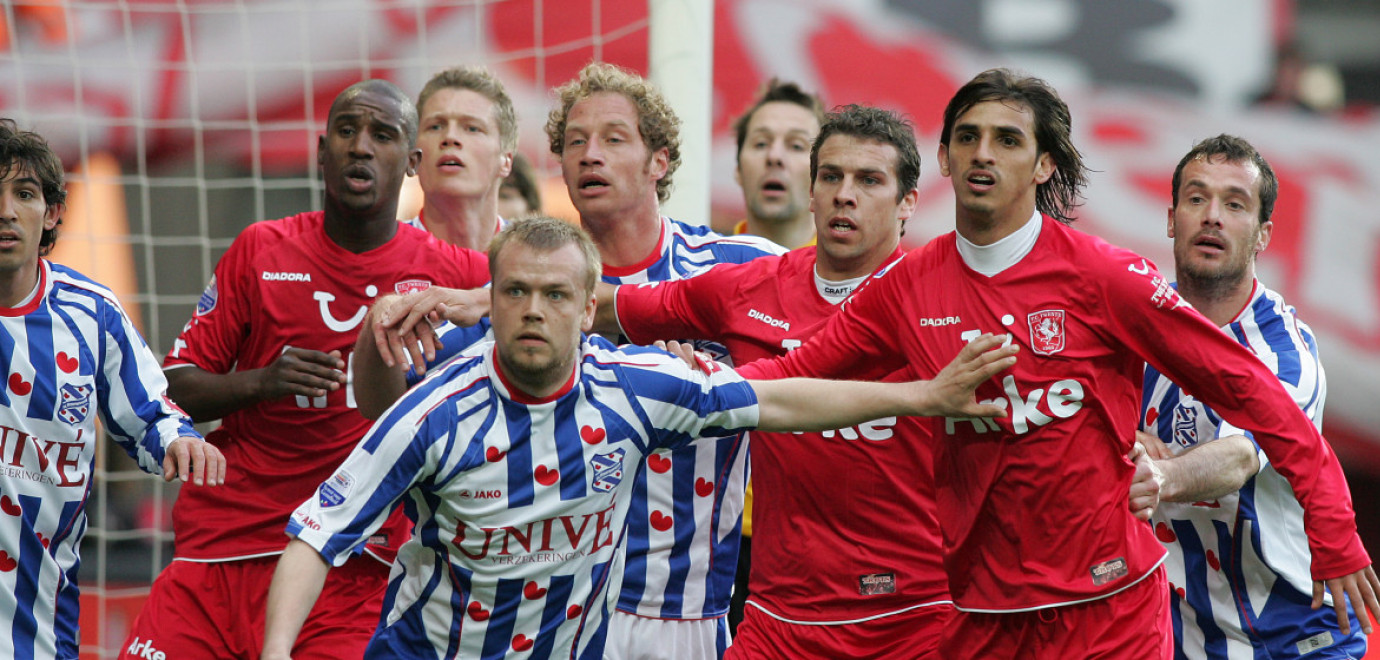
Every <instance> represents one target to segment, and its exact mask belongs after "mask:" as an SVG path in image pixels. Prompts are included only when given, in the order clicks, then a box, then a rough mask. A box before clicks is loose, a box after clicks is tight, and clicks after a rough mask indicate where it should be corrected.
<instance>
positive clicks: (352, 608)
mask: <svg viewBox="0 0 1380 660" xmlns="http://www.w3.org/2000/svg"><path fill="white" fill-rule="evenodd" d="M277 566H278V557H277V556H276V555H275V556H271V557H257V558H254V559H242V560H237V561H225V562H195V561H174V562H173V563H172V564H169V565H168V567H167V568H165V569H163V572H162V573H160V574H159V575H158V579H157V580H154V582H153V591H152V593H150V594H149V599H148V601H147V602H145V603H144V609H143V610H142V611H141V612H139V617H138V618H137V619H135V620H134V626H133V628H132V630H131V631H130V634H129V639H127V640H125V645H124V648H123V649H122V650H121V652H120V656H119V657H120V658H125V659H129V660H140V659H143V658H153V657H166V658H205V659H207V660H218V659H224V660H239V659H242V658H247V659H249V660H257V659H258V657H259V651H260V650H262V648H263V644H264V611H265V608H266V607H267V605H268V585H269V583H270V582H271V581H272V580H273V570H274V569H275V568H277ZM387 587H388V567H387V566H385V565H384V564H383V563H381V562H379V561H378V560H377V559H374V558H372V557H369V556H366V555H361V556H358V557H351V558H350V560H349V561H347V562H345V565H344V566H340V567H338V568H332V569H331V571H330V573H328V574H327V576H326V584H325V587H324V588H323V589H322V590H321V597H320V598H318V599H317V600H316V606H315V607H313V608H312V610H311V614H309V615H307V622H306V624H304V625H303V626H302V632H301V634H300V635H298V637H297V646H295V647H293V649H292V657H293V659H294V660H317V659H319V660H334V659H336V658H358V657H361V656H363V655H364V647H365V646H366V645H368V643H369V638H370V637H372V636H373V634H374V629H375V628H377V627H378V625H379V612H380V611H381V610H382V608H383V593H384V591H385V590H386V589H387ZM160 651H161V652H162V655H161V656H159V652H160Z"/></svg>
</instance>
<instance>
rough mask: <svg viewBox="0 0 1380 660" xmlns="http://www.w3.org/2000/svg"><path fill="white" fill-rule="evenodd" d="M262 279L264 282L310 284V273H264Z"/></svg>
mask: <svg viewBox="0 0 1380 660" xmlns="http://www.w3.org/2000/svg"><path fill="white" fill-rule="evenodd" d="M263 278H264V281H265V282H310V281H311V273H286V272H280V273H275V272H269V271H264V274H263Z"/></svg>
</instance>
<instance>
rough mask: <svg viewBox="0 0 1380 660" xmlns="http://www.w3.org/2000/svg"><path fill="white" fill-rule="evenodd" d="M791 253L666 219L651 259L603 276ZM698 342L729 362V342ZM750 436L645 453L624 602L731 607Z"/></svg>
mask: <svg viewBox="0 0 1380 660" xmlns="http://www.w3.org/2000/svg"><path fill="white" fill-rule="evenodd" d="M785 252H786V250H785V248H783V247H781V246H779V245H777V244H775V243H772V242H771V241H768V240H766V239H764V238H761V237H758V236H746V235H736V236H724V235H721V234H718V233H715V232H714V231H712V230H710V229H709V228H707V227H696V226H693V225H688V224H685V223H683V222H679V221H676V220H672V219H670V218H667V217H665V216H663V217H662V218H661V240H660V242H659V244H658V245H657V250H656V251H655V252H654V253H653V257H652V258H649V259H648V260H647V261H645V262H643V263H641V264H637V265H634V266H632V267H628V268H612V267H609V266H604V277H603V279H604V281H605V282H608V283H610V284H641V283H643V282H661V281H667V280H679V279H684V278H686V277H690V276H693V275H695V274H696V273H699V272H700V271H702V270H704V269H706V268H709V267H712V266H714V265H715V264H721V263H735V264H736V263H746V262H748V261H751V260H753V259H756V258H757V257H762V256H767V255H778V254H785ZM687 339H695V338H694V337H688V338H687ZM696 346H697V348H699V349H701V350H706V351H708V352H710V353H712V354H713V355H715V356H716V357H717V358H719V359H723V360H725V361H727V359H728V351H727V350H726V349H725V348H724V347H723V346H722V345H718V344H713V343H706V342H696ZM745 441H746V439H745V438H743V437H739V436H737V435H734V436H728V437H723V438H719V439H718V440H717V441H712V442H710V441H705V442H697V443H694V444H693V445H689V446H686V447H682V448H680V449H677V450H675V451H672V452H658V453H656V454H653V455H652V456H649V457H648V458H647V469H645V470H642V471H641V473H640V475H639V476H638V479H637V484H636V490H635V491H634V494H633V503H632V512H631V513H630V514H629V516H628V543H627V557H626V567H625V571H624V576H623V592H622V595H621V596H619V599H618V609H620V610H622V611H624V612H629V613H632V614H639V615H642V616H647V617H654V618H660V619H706V618H712V617H717V616H723V615H724V614H726V613H727V612H728V603H729V597H730V596H731V595H732V591H733V574H734V571H736V570H737V567H738V544H739V540H740V538H741V525H742V517H743V492H744V488H745V487H746V484H747V451H746V447H745V446H744V443H745Z"/></svg>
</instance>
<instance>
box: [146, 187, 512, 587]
mask: <svg viewBox="0 0 1380 660" xmlns="http://www.w3.org/2000/svg"><path fill="white" fill-rule="evenodd" d="M324 217H325V216H324V214H322V213H321V212H319V211H318V212H313V213H303V214H301V215H296V216H292V217H289V218H284V219H282V220H275V221H267V222H256V223H254V224H252V225H250V226H248V227H246V228H245V230H244V231H243V232H241V233H240V235H239V237H237V238H236V239H235V241H234V243H233V244H231V246H230V249H229V250H228V251H227V252H226V253H225V256H223V257H221V259H220V262H219V263H218V264H216V271H215V275H214V277H213V278H212V280H211V284H210V285H209V286H208V287H207V288H206V291H205V293H203V294H202V298H201V301H200V302H199V303H198V304H197V310H196V313H195V315H193V316H192V320H191V321H189V322H188V323H187V327H186V328H184V329H183V330H182V334H181V335H180V336H179V337H178V338H177V341H176V343H175V344H174V345H173V349H172V350H171V351H170V352H169V353H168V357H167V359H166V360H164V363H163V364H164V368H165V369H175V368H178V366H179V365H193V366H196V367H200V368H201V369H205V370H206V371H210V372H213V373H219V374H224V373H230V372H231V371H244V370H248V369H258V368H262V367H266V366H268V365H269V364H272V362H273V361H274V360H276V359H277V358H278V356H279V355H281V354H282V353H283V351H284V350H286V349H287V348H288V347H298V348H307V349H312V350H318V351H323V352H330V351H340V354H341V355H342V356H343V358H344V359H345V361H346V364H347V365H348V364H349V363H350V358H351V353H352V351H353V349H354V344H355V338H356V336H357V335H358V333H359V325H360V322H361V321H363V319H364V314H365V312H366V311H368V308H369V305H370V304H371V303H372V302H373V300H374V298H375V297H376V296H379V295H385V294H388V293H393V292H405V291H411V290H418V289H421V288H425V287H427V286H430V285H432V284H435V285H438V286H447V287H456V288H467V289H468V288H475V287H479V286H483V285H484V283H485V282H487V281H488V279H489V274H488V261H487V260H486V259H485V257H484V255H483V254H481V253H478V252H474V251H471V250H465V249H462V248H457V247H454V246H451V245H448V244H445V243H443V242H441V241H438V240H436V239H435V238H433V237H432V236H431V235H430V234H428V233H426V232H424V231H422V230H419V229H416V228H414V227H409V226H404V225H399V227H398V233H397V235H396V236H394V237H393V239H392V240H390V241H388V243H386V244H384V245H382V246H379V247H378V248H375V249H373V250H370V251H368V252H365V253H363V254H354V253H352V252H349V251H348V250H345V249H344V248H341V247H340V246H338V245H336V244H335V243H334V242H333V241H331V240H330V238H328V237H327V236H326V232H325V229H324V225H323V222H324ZM347 368H348V367H347ZM370 424H371V422H370V421H369V420H367V419H365V418H364V417H363V416H362V415H360V414H359V412H358V410H356V407H355V402H354V395H353V389H352V387H348V386H347V387H343V388H341V389H339V390H336V391H334V392H330V393H328V394H327V395H326V396H324V397H319V398H315V399H312V398H308V397H303V396H289V397H283V398H280V399H276V400H273V401H265V402H262V403H259V404H257V405H254V406H250V407H248V408H244V409H242V410H238V411H236V412H233V413H231V414H229V415H226V416H225V418H224V420H222V424H221V426H220V428H218V429H216V430H215V431H212V432H211V433H210V434H209V435H208V436H207V438H206V439H207V440H209V441H210V442H212V443H214V444H215V445H216V446H217V447H219V448H220V450H221V451H222V452H224V453H225V460H226V464H227V470H226V483H225V485H223V486H220V487H218V488H184V489H183V490H182V492H181V493H179V494H178V498H177V503H176V504H175V505H174V506H173V531H174V534H175V537H176V552H177V557H178V558H180V559H193V560H202V561H208V560H209V561H216V560H230V559H240V558H245V557H252V556H259V555H266V554H274V553H278V552H282V550H283V547H284V546H285V545H287V540H288V539H287V537H286V536H285V535H284V530H285V529H286V528H287V521H288V516H289V515H290V514H291V513H292V511H293V509H296V508H297V506H298V505H299V504H301V503H302V502H304V501H305V500H306V499H307V498H310V497H315V496H316V489H317V486H319V485H320V484H321V482H322V481H324V480H325V479H326V478H327V477H329V476H331V473H332V472H334V471H335V469H336V467H338V466H339V465H340V463H341V462H342V461H344V460H345V457H346V456H348V455H349V453H350V450H352V449H354V447H355V444H356V443H357V442H358V441H359V439H360V438H361V437H363V436H364V432H365V431H367V430H368V429H369V426H370ZM409 530H410V525H409V524H408V522H407V520H406V518H405V517H404V516H402V515H400V513H397V512H395V514H394V516H393V518H392V519H390V521H389V524H387V525H385V527H384V529H383V530H382V532H381V533H382V534H383V535H384V537H383V538H380V539H378V540H379V541H380V544H379V545H381V546H383V547H381V548H375V553H376V554H377V555H378V556H380V558H382V559H385V560H390V561H391V559H392V554H391V550H390V549H396V548H397V547H398V546H399V545H400V544H401V543H402V542H403V541H404V540H406V538H407V535H408V533H409Z"/></svg>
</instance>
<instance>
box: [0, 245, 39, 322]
mask: <svg viewBox="0 0 1380 660" xmlns="http://www.w3.org/2000/svg"><path fill="white" fill-rule="evenodd" d="M36 286H38V257H37V256H35V257H34V260H33V261H32V262H26V263H25V264H24V265H21V266H20V267H19V268H16V269H14V270H0V307H6V308H11V309H13V308H15V307H19V306H20V305H21V304H23V303H24V302H25V301H26V300H28V299H29V296H30V294H32V293H33V292H34V287H36Z"/></svg>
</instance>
